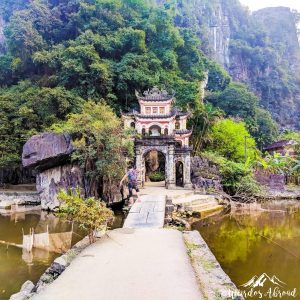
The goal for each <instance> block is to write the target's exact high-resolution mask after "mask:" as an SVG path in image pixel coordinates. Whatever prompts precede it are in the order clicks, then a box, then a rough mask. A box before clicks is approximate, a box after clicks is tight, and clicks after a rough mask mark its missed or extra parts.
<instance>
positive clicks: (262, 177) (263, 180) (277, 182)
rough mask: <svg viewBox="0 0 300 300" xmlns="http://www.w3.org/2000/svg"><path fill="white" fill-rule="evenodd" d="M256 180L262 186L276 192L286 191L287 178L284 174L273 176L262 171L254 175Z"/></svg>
mask: <svg viewBox="0 0 300 300" xmlns="http://www.w3.org/2000/svg"><path fill="white" fill-rule="evenodd" d="M254 176H255V179H256V181H257V182H258V183H260V184H261V185H264V186H266V187H268V188H269V189H271V190H275V191H284V189H285V176H284V175H282V174H271V173H268V172H264V171H261V170H257V171H256V172H255V173H254Z"/></svg>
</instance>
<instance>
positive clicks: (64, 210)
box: [58, 189, 113, 243]
mask: <svg viewBox="0 0 300 300" xmlns="http://www.w3.org/2000/svg"><path fill="white" fill-rule="evenodd" d="M58 199H59V200H61V201H62V202H63V204H62V206H61V207H60V211H59V214H60V215H61V216H62V217H66V218H67V219H68V220H70V221H74V222H76V223H78V224H79V227H80V228H82V229H85V230H87V231H88V234H89V239H90V243H92V242H94V241H95V239H94V233H95V231H96V230H100V229H102V228H103V227H104V226H106V225H107V223H109V222H111V221H112V220H113V212H112V211H111V210H110V209H108V208H107V207H106V206H105V204H104V203H103V202H101V201H99V200H96V199H95V198H87V199H84V198H82V196H81V194H80V190H79V189H77V190H75V191H70V192H69V193H68V192H66V191H64V190H62V191H60V192H59V193H58Z"/></svg>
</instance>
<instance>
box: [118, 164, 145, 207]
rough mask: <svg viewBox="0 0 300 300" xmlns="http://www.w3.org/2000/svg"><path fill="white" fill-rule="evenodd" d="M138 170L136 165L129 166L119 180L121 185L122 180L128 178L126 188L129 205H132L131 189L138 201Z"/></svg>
mask: <svg viewBox="0 0 300 300" xmlns="http://www.w3.org/2000/svg"><path fill="white" fill-rule="evenodd" d="M139 173H140V170H139V169H136V167H133V166H130V167H129V169H128V172H127V173H126V174H125V175H124V177H123V178H122V180H121V181H120V186H122V184H123V181H124V180H125V179H126V178H128V190H129V206H132V205H133V203H134V201H133V193H132V192H133V190H135V191H136V195H137V200H138V202H139V201H140V197H139V192H140V190H139V186H138V176H139Z"/></svg>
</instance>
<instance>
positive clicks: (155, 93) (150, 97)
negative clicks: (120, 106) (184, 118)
mask: <svg viewBox="0 0 300 300" xmlns="http://www.w3.org/2000/svg"><path fill="white" fill-rule="evenodd" d="M135 95H136V97H137V98H138V100H141V101H149V102H165V101H169V100H172V99H173V98H174V96H175V94H174V93H173V94H172V95H170V94H168V92H167V91H165V90H160V89H159V88H158V87H154V88H153V89H151V90H147V91H145V92H144V93H143V95H140V94H139V92H137V91H135Z"/></svg>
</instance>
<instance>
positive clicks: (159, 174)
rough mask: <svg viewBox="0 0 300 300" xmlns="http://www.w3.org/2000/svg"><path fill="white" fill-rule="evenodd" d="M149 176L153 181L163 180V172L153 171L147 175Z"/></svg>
mask: <svg viewBox="0 0 300 300" xmlns="http://www.w3.org/2000/svg"><path fill="white" fill-rule="evenodd" d="M149 178H150V180H151V181H153V182H159V181H164V180H165V174H164V173H162V172H159V171H157V172H153V173H151V174H150V175H149Z"/></svg>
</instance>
